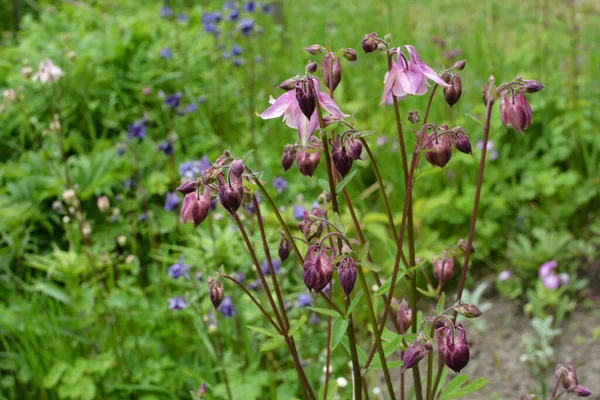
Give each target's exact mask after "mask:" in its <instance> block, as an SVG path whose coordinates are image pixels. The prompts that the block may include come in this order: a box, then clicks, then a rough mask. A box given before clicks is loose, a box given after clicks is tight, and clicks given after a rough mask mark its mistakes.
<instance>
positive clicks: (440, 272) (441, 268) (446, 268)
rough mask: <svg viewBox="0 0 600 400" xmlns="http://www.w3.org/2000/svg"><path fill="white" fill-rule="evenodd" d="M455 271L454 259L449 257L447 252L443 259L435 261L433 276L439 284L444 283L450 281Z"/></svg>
mask: <svg viewBox="0 0 600 400" xmlns="http://www.w3.org/2000/svg"><path fill="white" fill-rule="evenodd" d="M453 271H454V259H453V258H452V257H448V255H447V253H446V252H444V254H443V255H442V258H439V259H435V260H433V276H435V279H437V281H438V282H440V283H442V282H447V281H448V280H450V278H452V272H453Z"/></svg>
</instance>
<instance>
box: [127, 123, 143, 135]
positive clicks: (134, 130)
mask: <svg viewBox="0 0 600 400" xmlns="http://www.w3.org/2000/svg"><path fill="white" fill-rule="evenodd" d="M127 137H128V138H129V139H136V138H137V139H140V140H142V139H143V138H145V137H146V120H139V121H135V122H134V123H133V124H131V125H129V126H128V127H127Z"/></svg>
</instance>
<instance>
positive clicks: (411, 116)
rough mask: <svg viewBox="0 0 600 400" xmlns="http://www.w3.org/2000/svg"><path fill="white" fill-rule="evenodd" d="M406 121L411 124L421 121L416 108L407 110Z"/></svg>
mask: <svg viewBox="0 0 600 400" xmlns="http://www.w3.org/2000/svg"><path fill="white" fill-rule="evenodd" d="M408 122H410V123H411V124H415V125H416V124H418V123H419V122H421V116H420V115H419V112H418V111H416V110H413V111H409V112H408Z"/></svg>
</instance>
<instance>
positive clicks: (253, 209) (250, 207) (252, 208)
mask: <svg viewBox="0 0 600 400" xmlns="http://www.w3.org/2000/svg"><path fill="white" fill-rule="evenodd" d="M256 200H257V201H258V203H259V204H260V203H261V202H262V199H261V197H260V193H256ZM246 212H247V213H248V214H254V213H255V212H256V207H255V206H254V202H253V201H251V202H250V204H248V206H247V207H246Z"/></svg>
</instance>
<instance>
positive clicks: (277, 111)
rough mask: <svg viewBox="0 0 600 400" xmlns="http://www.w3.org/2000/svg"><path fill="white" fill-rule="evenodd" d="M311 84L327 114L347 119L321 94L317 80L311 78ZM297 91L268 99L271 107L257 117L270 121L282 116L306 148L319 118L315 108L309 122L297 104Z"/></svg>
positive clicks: (331, 100) (331, 101) (329, 98)
mask: <svg viewBox="0 0 600 400" xmlns="http://www.w3.org/2000/svg"><path fill="white" fill-rule="evenodd" d="M312 83H313V85H312V86H314V91H315V94H316V95H317V96H318V98H319V104H320V105H321V106H322V107H323V108H324V109H325V110H326V111H327V112H329V114H331V115H332V116H334V117H336V118H346V117H348V114H344V113H343V112H342V111H341V110H340V108H339V106H338V105H337V104H336V102H335V101H334V100H333V99H332V98H331V97H329V95H328V94H327V93H324V92H321V85H320V84H319V80H318V79H317V78H314V77H313V78H312ZM297 90H298V89H292V90H290V91H288V92H286V93H284V94H282V95H281V96H279V97H278V98H277V100H275V99H274V98H273V97H271V98H270V99H269V103H271V106H270V107H269V108H267V109H266V110H265V111H264V112H263V113H262V114H260V115H259V116H260V117H261V118H262V119H271V118H277V117H281V116H283V122H285V123H286V124H287V126H289V127H290V128H293V129H297V130H298V136H299V138H300V141H301V142H302V145H303V146H306V144H307V143H308V140H309V139H310V138H311V136H312V134H313V132H314V131H315V130H316V129H317V126H318V125H319V117H318V116H317V110H316V108H315V109H314V110H312V114H311V117H310V120H309V119H308V118H307V117H306V115H305V114H304V112H303V111H302V109H301V107H300V104H299V102H298V97H297V95H296V91H297ZM309 90H311V89H309Z"/></svg>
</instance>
